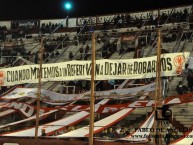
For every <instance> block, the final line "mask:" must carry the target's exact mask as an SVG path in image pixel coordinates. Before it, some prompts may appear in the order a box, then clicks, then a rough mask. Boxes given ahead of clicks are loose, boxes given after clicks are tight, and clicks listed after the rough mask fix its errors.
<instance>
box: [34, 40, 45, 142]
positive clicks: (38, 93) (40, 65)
mask: <svg viewBox="0 0 193 145" xmlns="http://www.w3.org/2000/svg"><path fill="white" fill-rule="evenodd" d="M42 54H43V38H42V39H41V46H40V48H39V57H38V58H39V72H38V73H39V78H38V90H37V108H36V126H35V139H37V137H38V127H39V114H40V113H39V112H40V111H39V110H40V97H41V87H42V84H41V76H42V62H43V58H42Z"/></svg>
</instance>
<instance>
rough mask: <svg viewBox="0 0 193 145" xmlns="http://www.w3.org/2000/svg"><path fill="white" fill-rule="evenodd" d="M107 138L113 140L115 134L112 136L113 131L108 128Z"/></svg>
mask: <svg viewBox="0 0 193 145" xmlns="http://www.w3.org/2000/svg"><path fill="white" fill-rule="evenodd" d="M108 137H109V138H115V134H114V131H113V129H112V128H109V132H108Z"/></svg>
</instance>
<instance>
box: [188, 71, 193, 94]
mask: <svg viewBox="0 0 193 145" xmlns="http://www.w3.org/2000/svg"><path fill="white" fill-rule="evenodd" d="M192 80H193V72H190V73H189V75H188V77H187V81H188V88H189V90H190V92H192V91H193V81H192Z"/></svg>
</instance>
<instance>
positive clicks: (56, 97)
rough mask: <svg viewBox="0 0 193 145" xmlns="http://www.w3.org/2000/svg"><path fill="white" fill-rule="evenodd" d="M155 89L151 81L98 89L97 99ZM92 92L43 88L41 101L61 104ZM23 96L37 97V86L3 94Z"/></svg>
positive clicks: (5, 97) (88, 96) (12, 96)
mask: <svg viewBox="0 0 193 145" xmlns="http://www.w3.org/2000/svg"><path fill="white" fill-rule="evenodd" d="M154 90H155V83H151V84H147V85H144V86H140V87H134V88H126V89H114V90H108V91H96V92H95V96H97V98H96V99H104V98H118V96H119V95H120V96H119V98H121V96H123V97H126V96H125V95H127V96H130V95H133V96H134V95H136V94H138V93H142V92H151V91H154ZM90 93H91V92H90V91H88V92H86V93H83V94H59V93H56V92H52V91H49V90H45V89H41V101H42V102H45V103H49V104H52V105H54V104H55V103H56V104H55V105H59V104H58V103H66V102H69V101H76V100H79V99H90ZM133 96H132V97H133ZM23 97H29V98H37V88H16V89H14V90H13V91H12V92H10V93H8V94H6V95H4V96H2V97H1V99H18V98H23ZM3 105H5V104H3ZM3 105H2V106H3ZM62 105H63V104H62Z"/></svg>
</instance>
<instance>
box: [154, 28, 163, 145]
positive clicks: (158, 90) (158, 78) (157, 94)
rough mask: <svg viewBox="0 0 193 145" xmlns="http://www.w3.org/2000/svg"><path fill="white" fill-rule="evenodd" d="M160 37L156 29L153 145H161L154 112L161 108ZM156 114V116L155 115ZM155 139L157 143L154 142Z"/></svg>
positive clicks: (159, 127) (158, 124) (158, 125)
mask: <svg viewBox="0 0 193 145" xmlns="http://www.w3.org/2000/svg"><path fill="white" fill-rule="evenodd" d="M160 46H161V35H160V29H158V44H157V63H156V86H155V106H154V107H155V117H154V135H156V136H157V138H155V137H154V138H153V144H154V145H161V143H162V141H161V136H160V129H161V126H160V122H159V123H157V120H156V115H158V117H160V114H159V113H158V112H157V111H156V110H157V107H161V102H160V101H161V87H162V86H161V49H160ZM156 113H158V114H156ZM156 139H157V141H158V142H156Z"/></svg>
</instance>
